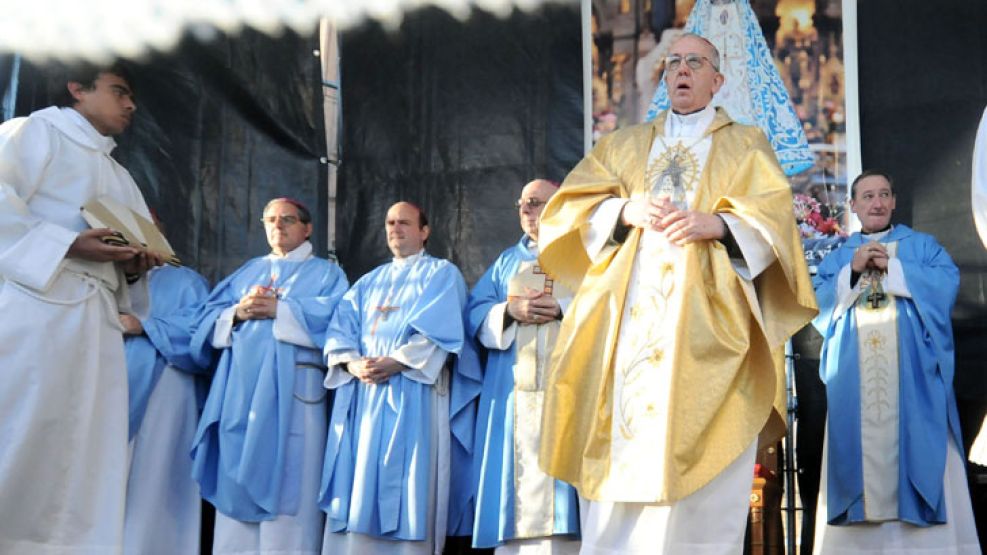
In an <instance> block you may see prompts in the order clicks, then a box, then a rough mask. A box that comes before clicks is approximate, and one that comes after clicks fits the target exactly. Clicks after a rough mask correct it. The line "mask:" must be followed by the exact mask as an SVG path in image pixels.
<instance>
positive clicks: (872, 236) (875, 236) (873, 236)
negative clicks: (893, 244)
mask: <svg viewBox="0 0 987 555" xmlns="http://www.w3.org/2000/svg"><path fill="white" fill-rule="evenodd" d="M893 229H894V226H893V225H892V226H891V227H889V228H887V229H885V230H884V231H875V232H874V233H864V232H863V231H861V232H860V234H861V235H863V237H864V239H867V240H868V241H880V240H881V239H884V236H886V235H887V234H888V233H891V231H892V230H893Z"/></svg>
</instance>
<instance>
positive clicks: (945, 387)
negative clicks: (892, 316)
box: [813, 225, 963, 526]
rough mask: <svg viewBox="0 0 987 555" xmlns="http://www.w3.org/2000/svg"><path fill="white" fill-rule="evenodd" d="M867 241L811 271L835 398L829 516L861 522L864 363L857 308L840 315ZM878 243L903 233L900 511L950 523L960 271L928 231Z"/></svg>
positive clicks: (917, 520)
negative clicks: (947, 491) (850, 271)
mask: <svg viewBox="0 0 987 555" xmlns="http://www.w3.org/2000/svg"><path fill="white" fill-rule="evenodd" d="M866 242H867V240H866V239H865V238H864V237H863V236H861V235H860V234H859V233H855V234H853V235H851V236H850V238H849V239H847V241H846V242H845V243H844V244H843V245H842V246H841V247H840V248H839V249H838V250H836V251H833V252H832V253H830V254H829V255H828V256H827V257H826V258H825V259H824V260H823V261H822V263H821V264H820V265H819V272H818V274H817V275H816V276H815V277H814V278H813V285H814V286H815V289H816V297H817V299H818V301H819V316H818V317H817V318H816V320H815V321H813V325H814V326H815V327H816V329H818V330H819V332H820V333H821V334H822V336H823V339H824V343H823V348H822V356H821V359H820V364H819V372H820V376H821V378H822V380H823V382H825V383H826V391H827V397H828V400H829V415H828V426H829V438H830V440H829V449H828V452H827V454H826V456H828V457H829V459H828V464H829V476H830V479H829V480H828V490H827V507H828V511H829V513H828V515H827V520H828V522H829V523H830V524H834V525H838V524H850V523H854V522H861V521H864V499H863V492H864V482H863V463H862V454H861V453H862V447H861V431H860V426H861V416H860V370H859V358H858V357H859V354H858V353H859V348H858V343H857V342H858V338H857V327H856V321H855V317H854V311H853V310H848V311H845V312H843V313H842V314H834V313H833V312H834V308H835V307H836V304H837V301H838V300H837V278H838V276H839V274H840V271H841V269H842V268H843V267H845V266H846V265H847V264H849V263H850V260H851V259H852V258H853V254H854V251H855V250H856V249H857V248H859V247H860V246H861V245H862V244H864V243H866ZM880 242H881V243H883V244H886V243H890V242H897V244H898V245H897V253H896V255H895V256H896V258H898V259H899V260H900V261H901V265H902V269H903V273H904V276H905V281H906V283H907V286H908V290H909V292H910V293H911V295H912V296H911V298H907V297H895V303H896V309H897V314H898V318H897V320H898V321H897V333H898V362H899V364H898V367H899V407H900V410H899V437H900V439H899V457H898V459H899V479H898V517H899V518H900V519H901V520H903V521H905V522H909V523H912V524H915V525H918V526H928V525H932V524H940V523H943V522H946V518H947V517H948V515H946V510H945V497H944V493H943V475H944V472H945V465H946V447H947V441H948V440H949V436H948V434H952V435H953V440H954V441H955V442H956V445H957V446H958V447H959V446H962V445H963V441H962V438H961V436H960V428H959V414H958V412H957V409H956V399H955V396H954V393H953V370H954V360H953V355H954V353H953V331H952V324H951V321H950V312H951V311H952V308H953V303H954V301H955V300H956V292H957V289H958V287H959V271H958V270H957V268H956V266H955V265H954V264H953V261H952V260H951V259H950V257H949V255H948V254H947V253H946V251H945V250H943V248H942V247H941V246H940V245H939V244H938V243H937V242H936V240H935V239H933V238H932V237H931V236H929V235H926V234H924V233H919V232H916V231H913V230H911V229H909V228H908V227H906V226H903V225H896V226H895V227H894V228H893V229H892V230H891V232H890V233H888V234H887V235H886V236H884V237H883V238H882V239H881V240H880Z"/></svg>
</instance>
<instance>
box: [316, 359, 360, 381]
mask: <svg viewBox="0 0 987 555" xmlns="http://www.w3.org/2000/svg"><path fill="white" fill-rule="evenodd" d="M359 358H360V353H358V352H356V351H344V352H340V353H333V354H330V355H329V356H328V357H326V364H327V365H328V366H329V369H328V370H327V371H326V381H325V382H323V385H325V386H326V389H336V388H337V387H339V386H341V385H343V384H347V383H349V382H350V380H352V379H353V374H350V373H349V372H348V371H347V370H346V363H347V362H352V361H354V360H357V359H359Z"/></svg>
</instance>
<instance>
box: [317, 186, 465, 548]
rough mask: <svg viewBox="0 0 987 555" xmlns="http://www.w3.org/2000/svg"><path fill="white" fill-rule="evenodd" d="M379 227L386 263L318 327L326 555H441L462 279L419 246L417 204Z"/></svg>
mask: <svg viewBox="0 0 987 555" xmlns="http://www.w3.org/2000/svg"><path fill="white" fill-rule="evenodd" d="M385 229H386V232H387V245H388V247H389V248H390V250H391V253H392V254H393V255H394V259H393V261H392V262H389V263H387V264H384V265H381V266H378V267H377V268H376V269H374V270H372V271H371V272H370V273H368V274H366V275H364V276H363V277H362V278H360V279H359V280H358V281H357V282H356V283H355V284H354V285H353V287H352V288H350V290H349V291H347V293H346V295H345V296H344V297H343V300H342V301H340V303H339V308H338V309H337V311H336V314H335V315H334V316H333V319H332V324H331V325H330V326H329V330H328V332H327V334H326V347H325V354H326V358H327V363H328V365H329V373H328V375H327V376H326V382H325V385H326V387H327V388H329V389H332V390H334V391H335V399H334V402H333V407H332V416H331V419H330V424H329V430H330V432H329V438H328V441H327V444H326V458H325V467H324V469H323V474H322V491H321V499H320V505H321V506H322V509H323V510H324V511H325V512H326V515H327V518H326V530H325V538H324V542H323V551H322V552H323V553H324V554H325V555H342V554H353V555H362V554H364V553H374V554H385V555H389V554H420V555H440V554H441V553H442V549H443V545H444V543H445V536H446V530H447V518H448V514H449V513H448V508H449V483H450V466H449V465H450V439H451V437H452V430H451V429H450V381H452V382H453V383H455V382H456V378H455V376H450V374H449V370H448V367H447V364H446V363H447V361H448V360H449V358H450V355H451V354H456V353H459V352H460V351H461V350H462V348H463V342H464V341H463V318H462V311H463V305H464V303H465V301H466V284H465V283H464V282H463V277H462V275H461V274H460V272H459V269H458V268H456V266H454V265H453V264H452V263H450V262H449V261H447V260H443V259H441V258H435V257H432V256H430V255H429V254H428V253H426V252H425V241H426V240H427V239H428V235H429V227H428V220H427V219H426V217H425V214H424V213H423V212H422V211H421V209H419V208H418V207H417V206H415V205H413V204H410V203H407V202H399V203H397V204H395V205H393V206H391V208H390V209H389V210H388V211H387V217H386V222H385ZM467 470H468V469H467ZM461 516H462V515H457V517H460V518H461Z"/></svg>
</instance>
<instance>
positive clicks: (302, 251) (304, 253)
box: [267, 241, 312, 262]
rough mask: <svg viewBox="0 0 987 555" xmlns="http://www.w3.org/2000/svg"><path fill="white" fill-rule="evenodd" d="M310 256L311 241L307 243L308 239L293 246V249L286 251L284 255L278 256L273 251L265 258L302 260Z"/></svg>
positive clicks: (291, 260)
mask: <svg viewBox="0 0 987 555" xmlns="http://www.w3.org/2000/svg"><path fill="white" fill-rule="evenodd" d="M311 257H312V243H309V242H308V241H305V242H303V243H302V244H301V245H298V246H297V247H295V250H292V251H290V252H288V253H287V254H285V255H284V256H278V255H276V254H274V253H273V252H272V253H271V254H269V255H267V258H268V259H270V260H285V261H288V262H302V261H305V260H308V259H309V258H311Z"/></svg>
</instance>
